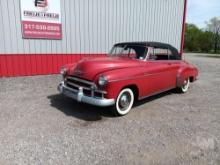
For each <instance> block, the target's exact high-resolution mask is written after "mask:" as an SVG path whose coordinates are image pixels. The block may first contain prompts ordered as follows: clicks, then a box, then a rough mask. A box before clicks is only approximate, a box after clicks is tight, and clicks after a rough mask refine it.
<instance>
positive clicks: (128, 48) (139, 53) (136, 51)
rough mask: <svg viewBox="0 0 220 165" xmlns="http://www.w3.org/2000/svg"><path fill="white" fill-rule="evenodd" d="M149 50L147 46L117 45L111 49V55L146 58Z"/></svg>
mask: <svg viewBox="0 0 220 165" xmlns="http://www.w3.org/2000/svg"><path fill="white" fill-rule="evenodd" d="M147 51H148V48H147V47H145V46H140V45H116V46H114V47H113V48H112V50H111V51H110V53H109V56H111V57H114V56H115V57H127V58H133V59H139V60H144V59H145V58H146V55H147Z"/></svg>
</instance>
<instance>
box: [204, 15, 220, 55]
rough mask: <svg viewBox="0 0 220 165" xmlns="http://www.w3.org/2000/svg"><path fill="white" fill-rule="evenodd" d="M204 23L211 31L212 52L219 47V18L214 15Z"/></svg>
mask: <svg viewBox="0 0 220 165" xmlns="http://www.w3.org/2000/svg"><path fill="white" fill-rule="evenodd" d="M206 24H207V30H208V31H210V32H212V39H213V44H214V52H215V53H217V51H218V48H219V38H220V19H219V18H217V17H214V18H212V19H210V20H209V21H208V22H207V23H206Z"/></svg>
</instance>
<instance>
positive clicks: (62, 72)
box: [60, 67, 67, 76]
mask: <svg viewBox="0 0 220 165" xmlns="http://www.w3.org/2000/svg"><path fill="white" fill-rule="evenodd" d="M66 73H67V69H66V68H64V67H62V68H61V69H60V74H61V75H63V76H64V75H66Z"/></svg>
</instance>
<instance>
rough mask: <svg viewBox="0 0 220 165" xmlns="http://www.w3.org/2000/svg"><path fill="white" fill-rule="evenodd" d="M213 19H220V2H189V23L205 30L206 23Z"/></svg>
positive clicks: (200, 0) (219, 0) (218, 0)
mask: <svg viewBox="0 0 220 165" xmlns="http://www.w3.org/2000/svg"><path fill="white" fill-rule="evenodd" d="M213 17H219V18H220V0H188V9H187V17H186V22H187V23H193V24H196V25H197V26H198V27H199V28H205V26H206V24H205V21H208V20H210V19H211V18H213Z"/></svg>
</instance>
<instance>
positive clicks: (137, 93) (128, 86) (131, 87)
mask: <svg viewBox="0 0 220 165" xmlns="http://www.w3.org/2000/svg"><path fill="white" fill-rule="evenodd" d="M125 88H129V89H131V90H132V91H133V92H134V99H135V100H137V99H138V97H139V88H138V86H137V85H136V84H128V85H125V86H123V87H122V88H121V90H120V91H122V90H123V89H125Z"/></svg>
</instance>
